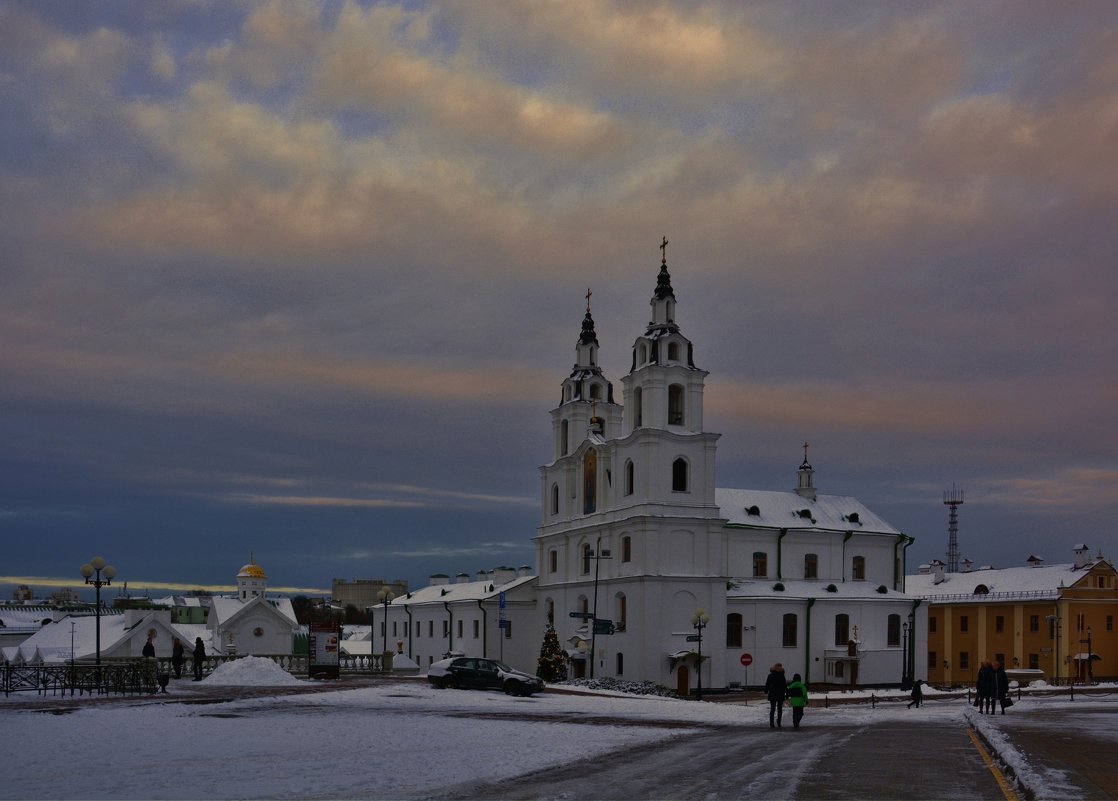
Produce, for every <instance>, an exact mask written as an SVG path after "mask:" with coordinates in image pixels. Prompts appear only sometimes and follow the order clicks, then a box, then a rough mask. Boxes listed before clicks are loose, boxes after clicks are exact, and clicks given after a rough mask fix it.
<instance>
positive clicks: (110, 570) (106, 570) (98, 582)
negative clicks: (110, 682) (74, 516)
mask: <svg viewBox="0 0 1118 801" xmlns="http://www.w3.org/2000/svg"><path fill="white" fill-rule="evenodd" d="M81 574H82V576H84V577H85V583H86V584H92V585H93V589H94V593H95V595H96V604H95V605H94V607H93V616H94V617H95V618H96V620H97V624H96V625H97V683H98V684H100V683H101V588H102V587H108V586H109V585H110V584H112V583H113V579H114V578H116V568H115V567H113V566H112V565H106V564H105V560H104V559H102V558H101V557H100V556H95V557H93V558H92V559H91V560H89V562H88V564H84V565H82V566H81ZM102 577H103V578H102Z"/></svg>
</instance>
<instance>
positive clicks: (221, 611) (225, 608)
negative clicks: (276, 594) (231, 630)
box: [210, 595, 298, 625]
mask: <svg viewBox="0 0 1118 801" xmlns="http://www.w3.org/2000/svg"><path fill="white" fill-rule="evenodd" d="M259 597H260V596H257V597H254V598H250V599H249V600H247V601H242V600H240V599H239V598H233V597H229V596H224V595H221V596H215V597H214V598H212V599H211V600H212V601H213V606H212V607H211V608H210V610H211V611H210V614H211V615H213V616H214V617H213V619H214V620H215V621H216V622H217V624H218V625H222V624H225V623H228V622H229V621H230V620H231V619H232V618H233V617H234V616H236V615H238V614H239V613H240V612H241V611H243V610H244V609H245V608H246V607H247V606H248V605H249V604H251V603H253V602H254V601H256V600H257V598H259ZM262 601H263V603H266V604H268V605H269V606H271V607H272V608H273V609H275V610H276V611H278V612H279V613H280V614H282V615H283V616H284V617H286V618H288V619H289V620H290V622H291V624H292V625H297V624H298V620H296V618H295V607H294V606H292V605H291V599H290V598H263V599H262Z"/></svg>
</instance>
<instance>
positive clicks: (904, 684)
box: [901, 621, 912, 692]
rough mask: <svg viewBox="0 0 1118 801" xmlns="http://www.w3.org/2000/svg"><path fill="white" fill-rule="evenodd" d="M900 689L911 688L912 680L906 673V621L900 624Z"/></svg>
mask: <svg viewBox="0 0 1118 801" xmlns="http://www.w3.org/2000/svg"><path fill="white" fill-rule="evenodd" d="M901 643H902V649H903V650H902V652H901V691H902V692H903V691H905V690H911V689H912V680H911V679H910V677H909V675H908V621H905V622H904V623H902V624H901Z"/></svg>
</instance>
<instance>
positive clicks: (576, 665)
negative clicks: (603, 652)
mask: <svg viewBox="0 0 1118 801" xmlns="http://www.w3.org/2000/svg"><path fill="white" fill-rule="evenodd" d="M571 674H572V675H571V678H572V679H585V678H586V660H585V659H572V660H571Z"/></svg>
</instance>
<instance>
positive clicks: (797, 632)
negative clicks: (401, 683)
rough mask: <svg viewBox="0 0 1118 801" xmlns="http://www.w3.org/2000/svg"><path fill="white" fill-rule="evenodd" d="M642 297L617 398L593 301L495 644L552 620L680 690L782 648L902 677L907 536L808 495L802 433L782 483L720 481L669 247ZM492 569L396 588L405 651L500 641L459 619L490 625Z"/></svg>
mask: <svg viewBox="0 0 1118 801" xmlns="http://www.w3.org/2000/svg"><path fill="white" fill-rule="evenodd" d="M665 245H666V243H665ZM651 307H652V308H651V320H650V321H649V323H648V325H647V327H646V329H645V330H644V332H643V333H641V334H639V335H638V336H637V337H636V339H635V340H634V343H633V346H632V362H631V367H630V370H629V372H628V374H626V375H625V376H623V377H622V379H621V384H622V400H623V402H624V405H621V404H618V403H617V402H616V400H615V397H614V391H613V385H612V384H611V383H610V381H609V380H608V379H607V378H606V376H605V375H604V374H603V371H602V369H601V367H600V366H599V364H598V356H599V343H598V338H597V334H596V332H595V327H594V319H593V317H592V315H591V310H590V305H589V303H587V308H586V315H585V317H584V318H583V321H582V331H581V334H580V336H579V339H578V342H577V343H576V345H575V364H574V367H573V369H572V370H571V372H570V374H569V375H568V376H567V378H566V379H565V380H564V381H563V382H562V389H561V397H560V402H559V405H558V406H557V407H555V408H554V409H552V411H551V430H552V443H553V453H552V459H551V461H550V462H548V463H547V464H545V465H543V466H542V467H541V468H540V479H541V481H540V485H541V486H540V499H541V507H542V510H541V511H542V520H541V523H540V526H539V528H538V530H537V533H536V535H535V537H534V543H535V548H536V570H537V573H538V580H537V579H525V580H524V582H523V583H519V584H517V585H515V587H513V586H511V585H510V588H509V590H508V591H506V599H508V598H515V599H516V603H517V604H521V605H522V606H519V607H518V612H517V614H518V615H519V616H520V617H524V618H525V619H526V620H529V621H531V623H529V625H528V626H527V628H528V636H527V637H522V636H521V634H520V632H522V631H523V627H522V626H521V625H520V623H519V621H516V622H514V623H513V629H512V635H511V637H509V638H507V639H505V640H504V641H503V644H504V645H505V654H504V655H505V658H506V661H510V662H513V663H514V664H515V665H517V666H519V667H521V668H526V669H529V670H531V669H533V668H534V667H535V664H536V659H537V657H538V654H539V650H540V645H541V642H542V637H543V631H544V627H545V625H546V623H547V622H551V623H553V624H554V625H555V627H556V630H557V632H558V634H559V638H560V640H561V641H564V642H566V643H567V644H568V646H569V654H570V656H571V661H572V665H571V667H572V669H573V672H574V674H575V675H590V674H592V675H595V676H599V677H601V676H612V677H622V678H626V679H634V680H650V681H653V682H656V683H658V684H662V685H666V686H669V687H675V688H677V689H679V690H680V691H681V692H688V691H691V690H692V689H693V688H695V687H696V686H697V685H698V683H699V681H700V676H699V675H698V674H699V671H700V664H701V682H702V686H703V687H726V686H730V685H733V684H745V685H758V684H761V683H763V682H764V679H765V677H766V675H767V672H768V666H769V665H770V664H771V663H773V662H777V661H779V662H782V663H783V664H784V665H785V666H786V667H787V669H788V673H789V675H790V674H791V673H794V672H799V673H801V674H803V675H804V677H805V679H806V680H807V681H810V682H815V683H820V682H826V683H833V684H840V685H844V684H845V685H849V684H856V683H857V684H864V683H875V684H880V683H898V682H900V681H901V680H902V677H903V676H902V674H903V673H905V672H907V673H908V675H909V676H910V677H913V673H912V671H911V667H910V666H911V665H914V664H915V665H922V664H923V660H924V659H925V658H926V649H927V646H926V631H927V628H926V625H925V621H926V612H925V610H924V609H922V608H921V605H920V601H919V600H918V599H915V598H912V597H910V596H907V595H905V593H904V592H903V588H904V575H905V570H904V558H905V549H906V548H907V547H908V546H909V545H910V544H911V543H912V538H910V537H908V536H906V535H905V534H902V533H901V532H900V531H898V530H896V529H895V528H893V527H892V526H891V525H889V524H888V523H887V522H885V521H884V520H882V519H881V518H879V517H877V516H876V515H874V514H873V513H872V512H871V511H870V510H869V509H867V508H866V507H865V506H863V505H862V504H861V503H859V502H858V501H857V500H855V499H854V498H850V497H845V496H834V495H820V494H818V493H817V491H816V488H815V486H814V483H813V482H814V471H813V469H812V467H811V465H810V464H809V463H808V461H807V449H806V446H805V452H804V461H803V463H802V464H801V465H800V468H799V472H798V486H797V487H796V488H794V489H792V490H790V491H788V492H771V491H760V490H739V489H716V484H715V456H716V449H717V443H718V439H719V436H720V435H718V434H715V433H712V432H709V431H707V430H706V428H705V427H704V422H703V392H704V381H705V379H706V376H707V372H706V371H705V370H702V369H700V368H699V367H697V366H696V363H695V348H694V347H693V345H692V343H691V341H690V340H689V339H687V337H685V336H684V335H683V333H682V330H681V329H680V326H679V324H678V323H677V321H676V298H675V293H674V291H673V289H672V285H671V276H670V275H669V273H668V269H667V262H666V259H664V260H662V261H661V265H660V272H659V275H658V277H657V282H656V288H655V290H654V293H653V296H652V299H651ZM467 578H468V577H467ZM447 581H449V580H447ZM502 584H503V582H502V581H500V580H497V581H492V580H490V581H488V582H486V581H481V582H468V583H467V584H466V585H465V586H463V587H462V589H461V590H459V589H458V588H459V586H460V585H459V584H454V585H449V584H447V585H445V586H442V587H439V586H438V585H436V586H433V587H429V588H426V589H425V590H421V591H419V592H415V593H411V594H410V596H409V598H408V599H406V600H402V599H399V598H398V599H396V600H394V601H393V604H392V606H393V609H392V611H390V612H389V615H388V619H389V620H388V625H389V626H391V627H393V628H392V631H393V632H396V631H405V632H411V634H412V635H415V634H416V633H417V631H416V623H417V622H418V623H419V626H420V629H419V631H421V632H422V634H424V635H427V634H428V632H434V634H435V635H436V639H435V641H434V642H431V641H430V640H426V641H422V645H420V642H421V640H420V639H418V638H413V639H412V640H409V641H408V642H407V643H406V644H404V646H403V647H404V648H405V651H406V652H407V653H409V654H411V655H413V656H414V655H415V654H416V652H417V651H418V652H419V653H420V655H421V656H423V657H424V658H423V659H419V658H417V659H416V661H417V662H419V664H420V665H421V666H422V667H425V666H426V665H427V664H428V663H429V662H428V660H429V659H430V658H431V657H434V658H438V657H439V656H441V655H442V653H444V652H446V651H451V650H455V651H458V650H460V651H463V652H464V653H466V654H467V655H471V656H472V655H486V656H490V657H492V656H495V654H494V652H493V648H492V642H491V641H489V640H486V639H485V638H484V637H481V636H473V637H471V636H469V633H470V632H471V631H479V629H477V628H476V627H477V626H481V627H482V628H481V629H480V631H484V630H485V628H484V627H485V626H487V625H489V626H491V625H492V624H493V622H494V617H495V615H494V614H493V613H494V612H495V611H496V610H495V608H494V607H495V603H494V601H495V595H496V592H497V591H499V590H500V589H501V586H502ZM456 594H460V597H461V603H460V605H459V606H458V607H455V606H454V603H453V601H455V600H457V597H458V595H456ZM452 595H453V596H455V597H454V598H452ZM401 604H406V606H407V608H408V609H409V616H411V617H412V620H411V621H409V622H410V624H411V627H410V628H407V625H408V624H407V623H405V622H404V620H403V618H402V617H401V616H400V614H399V613H398V612H397V610H396V607H398V606H400V605H401ZM471 604H475V608H474V609H471V608H470V605H471ZM421 610H422V611H421ZM479 611H480V612H482V613H483V614H481V615H480V616H479V615H478V612H479ZM697 612H699V613H701V614H705V615H706V620H707V624H706V626H705V627H704V628H703V629H698V628H696V627H695V625H694V623H693V621H692V618H693V616H694V615H695V614H696V613H697ZM595 613H596V617H597V618H598V619H599V620H600V621H610V622H612V633H605V631H607V630H609V629H610V628H611V625H610V623H609V622H606V623H599V626H597V627H595V626H593V625H591V622H590V620H589V618H592V617H595ZM508 614H509V615H511V614H512V613H511V612H508ZM470 615H472V617H471V616H470ZM420 616H422V617H420ZM420 621H422V622H420ZM462 626H465V628H462ZM447 627H449V628H447ZM595 628H598V629H599V632H600V633H595ZM460 629H461V631H460ZM463 631H464V632H466V636H462V632H463ZM700 631H701V634H702V640H701V641H699V640H697V638H698V636H699V635H700ZM440 633H442V636H441V637H438V635H439V634H440ZM455 633H458V635H459V636H458V638H457V639H454V640H453V642H452V636H451V635H453V634H455ZM392 636H393V637H395V636H396V634H393V635H392ZM906 645H907V646H908V647H907V659H908V665H909V667H906V664H905V650H906V649H905V646H906ZM700 647H701V650H702V653H701V659H700V653H699V650H700ZM413 649H415V650H413ZM421 649H427V650H426V651H424V650H421ZM747 664H748V666H747Z"/></svg>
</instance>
